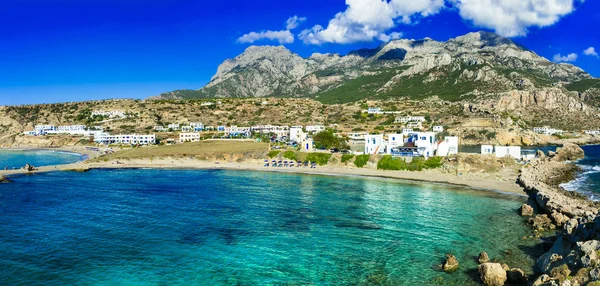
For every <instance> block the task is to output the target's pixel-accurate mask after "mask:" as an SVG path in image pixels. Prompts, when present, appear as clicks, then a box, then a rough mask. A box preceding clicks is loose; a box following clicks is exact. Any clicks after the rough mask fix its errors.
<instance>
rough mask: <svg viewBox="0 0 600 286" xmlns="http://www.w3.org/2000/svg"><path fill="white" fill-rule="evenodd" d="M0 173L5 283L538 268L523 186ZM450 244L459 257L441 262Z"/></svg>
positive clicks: (363, 279) (344, 277)
mask: <svg viewBox="0 0 600 286" xmlns="http://www.w3.org/2000/svg"><path fill="white" fill-rule="evenodd" d="M10 179H11V180H12V181H13V182H12V183H9V184H0V283H1V284H2V285H479V282H478V280H477V279H478V278H477V276H478V275H477V270H476V267H477V263H476V261H475V259H476V257H477V255H478V254H479V252H481V251H487V252H488V254H489V256H490V257H491V258H492V259H497V260H498V261H502V262H506V263H508V264H509V265H511V266H514V267H516V266H519V267H523V268H524V269H525V270H526V271H527V272H531V265H532V263H533V259H532V257H533V256H535V255H539V254H541V253H540V252H539V249H537V248H536V245H537V241H534V240H527V239H525V240H524V239H523V238H524V237H527V236H530V235H532V233H531V231H530V230H529V229H528V228H527V227H526V225H525V223H524V218H521V217H520V216H519V215H518V213H517V209H518V208H519V206H521V205H522V204H523V203H524V202H525V201H526V198H524V197H520V196H510V195H505V194H498V193H494V192H489V191H480V190H473V189H467V188H461V187H454V186H450V185H444V184H430V183H415V182H408V181H398V180H391V179H382V178H363V177H351V176H326V175H301V174H283V173H270V172H257V171H227V170H157V169H133V170H91V171H89V172H86V173H77V172H50V173H41V174H31V175H19V176H12V177H11V178H10ZM446 253H452V254H454V255H455V256H456V257H457V258H458V259H459V262H460V268H459V270H458V271H456V272H454V273H450V274H446V273H444V272H442V271H441V270H440V263H441V261H442V260H443V258H444V256H445V254H446Z"/></svg>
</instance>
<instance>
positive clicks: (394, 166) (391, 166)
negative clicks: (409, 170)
mask: <svg viewBox="0 0 600 286" xmlns="http://www.w3.org/2000/svg"><path fill="white" fill-rule="evenodd" d="M377 169H378V170H390V171H402V170H406V162H404V160H402V159H395V158H392V156H390V155H386V156H383V158H381V160H379V162H377Z"/></svg>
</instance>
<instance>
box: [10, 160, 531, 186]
mask: <svg viewBox="0 0 600 286" xmlns="http://www.w3.org/2000/svg"><path fill="white" fill-rule="evenodd" d="M68 151H72V152H77V149H76V148H75V149H74V148H69V150H68ZM80 151H81V150H80ZM86 152H87V153H86V155H88V156H90V158H94V157H97V156H98V155H99V154H98V153H97V152H89V151H86ZM124 168H160V169H223V170H249V171H267V172H285V173H299V174H318V175H336V176H365V177H379V178H392V179H400V180H411V181H423V182H434V183H444V184H452V185H458V186H463V187H469V188H474V189H481V190H489V191H494V192H500V193H505V194H512V195H519V196H526V194H525V192H524V191H523V188H522V187H520V186H519V185H518V184H517V183H516V180H517V174H516V173H515V172H514V171H512V170H505V171H503V172H500V173H492V174H485V173H463V174H449V173H444V172H442V171H441V170H439V169H438V170H426V171H421V172H410V171H382V170H376V169H371V168H357V167H355V166H354V165H349V166H343V165H341V166H318V167H317V168H315V169H311V168H309V167H288V168H273V167H264V163H263V161H262V160H260V161H252V162H243V163H237V162H208V161H200V160H197V159H181V158H177V159H171V158H164V159H132V160H121V161H119V160H112V161H108V162H87V161H86V162H77V163H73V164H67V165H59V166H48V167H40V168H39V169H38V170H36V171H34V172H32V173H39V172H51V171H67V170H76V171H85V170H88V169H124ZM25 173H27V172H25V171H24V170H7V171H4V170H2V171H0V175H1V176H10V175H15V174H25Z"/></svg>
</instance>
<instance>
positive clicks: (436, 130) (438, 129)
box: [433, 125, 444, 132]
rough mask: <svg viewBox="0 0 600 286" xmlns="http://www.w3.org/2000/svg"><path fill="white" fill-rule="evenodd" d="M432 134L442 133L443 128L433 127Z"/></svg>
mask: <svg viewBox="0 0 600 286" xmlns="http://www.w3.org/2000/svg"><path fill="white" fill-rule="evenodd" d="M433 132H444V126H441V125H438V126H433Z"/></svg>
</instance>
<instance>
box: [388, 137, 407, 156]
mask: <svg viewBox="0 0 600 286" xmlns="http://www.w3.org/2000/svg"><path fill="white" fill-rule="evenodd" d="M386 136H387V148H386V153H387V154H388V155H389V154H391V153H392V148H397V147H403V146H404V136H403V135H402V134H387V135H386Z"/></svg>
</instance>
